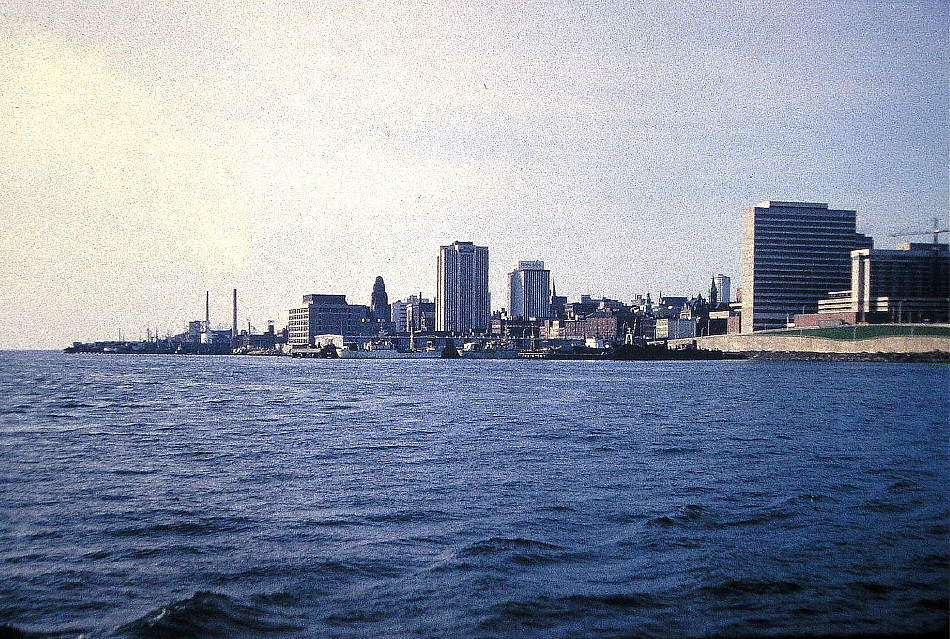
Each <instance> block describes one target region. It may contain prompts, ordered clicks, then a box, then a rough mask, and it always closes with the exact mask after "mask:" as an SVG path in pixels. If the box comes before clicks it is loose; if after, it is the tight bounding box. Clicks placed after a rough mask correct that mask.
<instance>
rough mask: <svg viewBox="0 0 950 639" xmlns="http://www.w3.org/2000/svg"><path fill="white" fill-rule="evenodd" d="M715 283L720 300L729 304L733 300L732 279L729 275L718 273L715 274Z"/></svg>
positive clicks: (721, 302)
mask: <svg viewBox="0 0 950 639" xmlns="http://www.w3.org/2000/svg"><path fill="white" fill-rule="evenodd" d="M713 283H714V284H715V285H716V292H717V294H718V302H719V303H720V304H727V305H728V304H729V303H730V302H731V301H732V279H731V278H730V277H729V276H728V275H723V274H722V273H718V274H716V275H714V276H713Z"/></svg>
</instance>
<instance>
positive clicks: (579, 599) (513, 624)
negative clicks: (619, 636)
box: [480, 593, 666, 633]
mask: <svg viewBox="0 0 950 639" xmlns="http://www.w3.org/2000/svg"><path fill="white" fill-rule="evenodd" d="M665 607H666V604H664V603H663V602H662V601H660V600H659V599H658V598H656V597H654V596H653V595H649V594H645V593H608V594H599V595H586V594H585V595H580V594H575V595H568V596H565V597H549V596H540V597H537V598H534V599H530V600H526V601H517V600H514V601H506V602H504V603H500V604H497V605H495V606H493V607H492V610H491V612H490V614H489V616H488V618H487V619H485V620H484V621H482V623H481V624H480V626H481V628H482V629H483V630H496V631H498V630H503V631H505V632H507V633H510V632H512V631H513V630H515V628H517V627H526V628H532V629H537V628H551V627H555V626H561V625H562V624H563V623H565V622H577V621H579V620H581V619H584V618H585V617H586V618H589V617H601V618H603V617H608V618H609V617H618V618H619V617H622V618H624V619H626V620H627V622H629V621H630V620H632V619H637V617H638V616H639V617H641V619H640V620H639V621H643V620H645V619H648V618H650V617H652V616H653V615H654V614H656V612H658V611H659V610H660V609H662V608H665ZM638 613H639V614H638Z"/></svg>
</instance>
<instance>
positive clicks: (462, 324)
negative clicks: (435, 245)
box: [435, 242, 490, 333]
mask: <svg viewBox="0 0 950 639" xmlns="http://www.w3.org/2000/svg"><path fill="white" fill-rule="evenodd" d="M437 271H438V273H437V281H436V298H435V304H436V312H435V330H436V331H440V332H450V333H468V332H471V331H474V332H482V331H486V330H488V325H489V324H488V322H489V316H490V309H489V303H490V302H489V293H488V247H487V246H475V245H474V244H473V243H472V242H454V243H453V244H452V245H450V246H442V247H440V248H439V259H438V268H437Z"/></svg>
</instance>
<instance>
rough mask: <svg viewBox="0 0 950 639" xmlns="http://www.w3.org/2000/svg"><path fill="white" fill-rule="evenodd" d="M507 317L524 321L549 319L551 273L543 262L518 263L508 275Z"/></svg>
mask: <svg viewBox="0 0 950 639" xmlns="http://www.w3.org/2000/svg"><path fill="white" fill-rule="evenodd" d="M508 315H509V316H510V317H511V318H513V319H525V320H541V319H547V318H549V317H551V271H549V270H547V269H545V268H544V262H541V261H531V262H518V263H517V264H515V268H514V270H513V271H512V272H511V273H509V274H508Z"/></svg>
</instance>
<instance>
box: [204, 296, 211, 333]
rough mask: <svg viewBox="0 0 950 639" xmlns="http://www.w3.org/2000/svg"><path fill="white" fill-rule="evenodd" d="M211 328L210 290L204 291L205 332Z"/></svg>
mask: <svg viewBox="0 0 950 639" xmlns="http://www.w3.org/2000/svg"><path fill="white" fill-rule="evenodd" d="M210 330H211V291H205V333H207V332H208V331H210Z"/></svg>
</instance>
